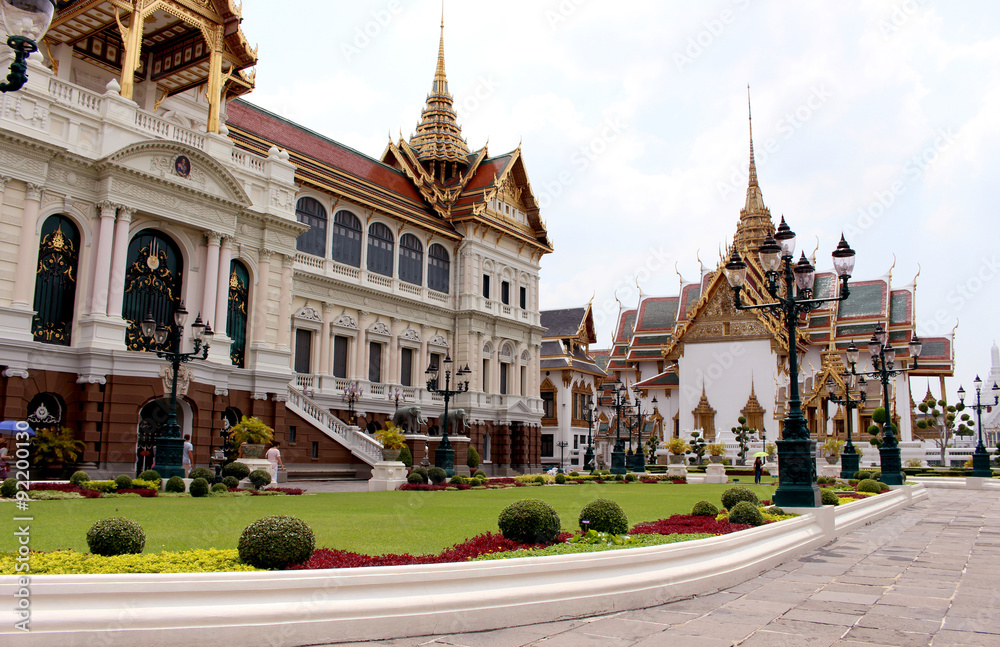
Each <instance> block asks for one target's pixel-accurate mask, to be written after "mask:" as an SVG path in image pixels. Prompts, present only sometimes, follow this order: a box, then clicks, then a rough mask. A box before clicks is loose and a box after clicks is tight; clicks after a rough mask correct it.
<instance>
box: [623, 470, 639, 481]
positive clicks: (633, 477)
mask: <svg viewBox="0 0 1000 647" xmlns="http://www.w3.org/2000/svg"><path fill="white" fill-rule="evenodd" d="M637 479H638V477H637V476H636V475H635V474H633V473H632V472H629V473H628V474H626V475H625V481H626V482H628V483H635V482H636V480H637Z"/></svg>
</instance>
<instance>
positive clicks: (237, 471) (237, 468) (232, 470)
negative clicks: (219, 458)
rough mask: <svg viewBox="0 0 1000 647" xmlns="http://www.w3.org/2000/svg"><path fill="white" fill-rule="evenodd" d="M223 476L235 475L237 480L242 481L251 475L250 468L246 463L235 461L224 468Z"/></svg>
mask: <svg viewBox="0 0 1000 647" xmlns="http://www.w3.org/2000/svg"><path fill="white" fill-rule="evenodd" d="M222 475H223V476H235V477H236V480H237V481H242V480H243V479H245V478H246V477H248V476H250V468H249V467H247V466H246V464H245V463H241V462H239V461H233V462H232V463H228V464H227V465H225V466H224V467H223V468H222Z"/></svg>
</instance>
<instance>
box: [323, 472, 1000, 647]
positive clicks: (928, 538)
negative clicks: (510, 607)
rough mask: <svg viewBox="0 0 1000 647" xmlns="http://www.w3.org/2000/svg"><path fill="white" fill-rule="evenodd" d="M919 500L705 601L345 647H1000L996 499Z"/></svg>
mask: <svg viewBox="0 0 1000 647" xmlns="http://www.w3.org/2000/svg"><path fill="white" fill-rule="evenodd" d="M929 494H930V496H929V497H928V498H927V499H925V500H923V501H922V502H920V503H917V504H916V505H914V506H913V507H910V508H908V509H906V510H904V511H902V512H899V513H897V514H895V515H892V516H890V517H887V518H885V519H883V520H881V521H878V522H876V523H873V524H871V525H869V526H866V527H864V528H861V529H859V530H856V531H854V532H851V533H848V534H847V535H845V536H843V537H842V538H840V539H839V540H837V541H835V542H833V543H831V544H829V545H828V546H825V547H823V548H821V549H819V550H815V551H813V552H811V553H809V554H807V555H805V556H803V557H801V558H799V559H796V560H794V561H791V562H788V563H786V564H784V565H782V566H780V567H778V568H776V569H774V570H773V571H770V572H767V573H764V574H762V575H760V576H759V577H755V578H753V579H751V580H749V581H747V582H744V583H743V584H740V585H738V586H734V587H732V588H730V589H727V590H724V591H719V592H717V593H713V594H710V595H703V596H697V597H694V598H690V599H686V600H680V601H677V602H671V603H669V604H663V605H659V606H655V607H651V608H649V609H643V610H639V611H626V612H622V613H615V614H613V615H606V616H597V617H592V618H587V619H583V620H567V621H561V622H552V623H547V624H541V625H532V626H527V627H514V628H510V629H502V630H496V631H488V632H482V633H466V634H453V635H447V636H424V637H418V638H404V639H396V640H385V641H377V642H366V643H350V645H354V646H355V647H360V646H361V645H367V646H368V647H375V646H378V645H381V646H384V647H416V646H418V645H450V646H455V647H521V646H528V645H531V646H535V645H537V646H538V647H562V646H564V645H565V646H567V647H590V646H593V647H625V646H636V647H655V646H660V645H663V646H665V647H666V646H669V647H685V646H687V645H691V646H692V647H724V646H729V645H745V646H747V647H751V646H753V647H756V646H761V647H784V646H788V647H827V646H831V645H834V646H836V647H861V646H869V647H870V646H872V645H900V646H907V647H908V646H910V645H914V646H915V645H934V647H939V646H940V647H944V646H958V645H976V646H996V645H1000V587H998V585H997V579H998V576H997V565H998V564H1000V498H998V497H997V495H996V493H994V492H990V491H972V490H955V489H951V490H947V489H931V490H930V492H929ZM334 644H336V643H334ZM340 644H344V643H340Z"/></svg>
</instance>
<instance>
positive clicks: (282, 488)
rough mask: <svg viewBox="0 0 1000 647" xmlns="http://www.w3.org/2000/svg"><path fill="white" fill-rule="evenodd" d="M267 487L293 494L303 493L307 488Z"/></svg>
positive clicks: (274, 490)
mask: <svg viewBox="0 0 1000 647" xmlns="http://www.w3.org/2000/svg"><path fill="white" fill-rule="evenodd" d="M267 489H268V490H270V491H271V492H284V493H285V494H292V495H296V494H302V493H303V492H305V490H303V489H302V488H298V487H269V488H267Z"/></svg>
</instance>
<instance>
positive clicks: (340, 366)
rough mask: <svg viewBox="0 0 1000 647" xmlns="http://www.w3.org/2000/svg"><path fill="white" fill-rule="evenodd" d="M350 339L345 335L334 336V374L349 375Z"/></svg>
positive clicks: (338, 375)
mask: <svg viewBox="0 0 1000 647" xmlns="http://www.w3.org/2000/svg"><path fill="white" fill-rule="evenodd" d="M347 348H348V339H347V337H344V336H343V335H335V336H334V337H333V376H334V377H343V378H346V377H347Z"/></svg>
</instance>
